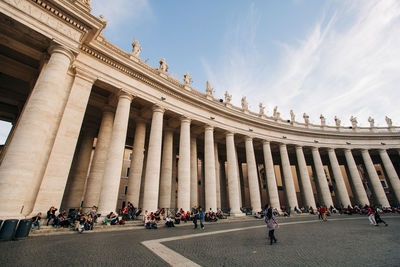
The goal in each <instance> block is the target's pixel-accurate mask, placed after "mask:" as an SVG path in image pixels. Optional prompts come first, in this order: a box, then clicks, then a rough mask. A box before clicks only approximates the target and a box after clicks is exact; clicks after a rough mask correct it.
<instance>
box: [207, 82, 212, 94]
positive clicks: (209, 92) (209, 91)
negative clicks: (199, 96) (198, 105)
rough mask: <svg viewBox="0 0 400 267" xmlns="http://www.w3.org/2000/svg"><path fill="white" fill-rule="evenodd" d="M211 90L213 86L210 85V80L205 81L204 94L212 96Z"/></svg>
mask: <svg viewBox="0 0 400 267" xmlns="http://www.w3.org/2000/svg"><path fill="white" fill-rule="evenodd" d="M213 90H214V88H212V87H211V85H210V82H209V81H207V82H206V95H207V96H212V95H213Z"/></svg>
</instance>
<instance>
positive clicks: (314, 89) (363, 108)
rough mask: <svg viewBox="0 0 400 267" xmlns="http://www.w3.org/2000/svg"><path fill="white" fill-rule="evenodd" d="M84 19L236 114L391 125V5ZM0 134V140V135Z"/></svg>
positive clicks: (174, 7) (395, 12)
mask: <svg viewBox="0 0 400 267" xmlns="http://www.w3.org/2000/svg"><path fill="white" fill-rule="evenodd" d="M91 6H92V8H93V10H92V13H93V14H94V15H96V16H98V15H99V14H103V15H104V17H105V20H107V21H108V24H107V27H106V29H105V30H104V31H103V35H104V36H105V37H106V38H107V40H109V41H110V42H112V43H114V44H116V45H117V46H119V47H120V48H122V49H124V50H126V51H129V52H130V51H131V43H132V41H133V39H134V38H135V39H137V40H138V41H139V42H140V44H141V46H142V47H143V50H142V53H141V54H140V57H141V59H142V60H146V59H148V64H150V65H151V66H154V67H157V65H158V63H157V62H158V61H159V60H160V59H161V58H163V57H164V58H166V61H167V63H168V65H169V72H168V73H169V75H171V76H173V77H175V78H177V79H179V80H182V79H183V74H184V73H185V72H189V74H190V75H191V76H192V78H193V84H192V86H193V87H194V88H195V89H197V90H199V91H203V92H204V91H205V85H206V81H207V80H209V81H210V83H211V86H212V87H213V88H214V90H215V93H214V95H215V96H216V97H220V98H223V94H224V93H225V91H226V90H227V91H228V92H229V93H230V94H232V95H233V98H232V102H233V103H234V104H235V105H238V106H239V105H240V99H241V97H242V96H246V97H247V100H248V102H249V108H250V109H251V110H252V111H255V112H258V104H259V102H262V103H263V104H264V105H265V106H266V114H267V115H271V114H272V110H273V108H274V106H278V111H279V112H280V113H281V116H282V117H283V118H290V116H289V111H290V110H291V109H293V111H294V112H295V114H296V120H298V121H301V122H303V118H302V114H303V113H304V112H305V113H307V114H308V115H309V116H310V121H311V122H313V123H316V124H319V123H320V120H319V116H320V114H323V115H324V116H325V117H326V119H327V123H328V124H330V125H334V121H333V117H334V116H335V115H337V116H338V117H339V118H340V119H341V120H342V124H343V125H350V121H349V118H350V116H351V115H353V116H356V117H357V119H358V122H359V125H360V126H368V125H369V124H368V121H367V119H368V117H369V116H372V117H373V118H374V119H375V125H376V126H386V123H385V119H384V118H385V115H388V116H389V117H390V118H392V120H393V124H394V125H398V124H400V109H399V108H397V102H398V99H399V98H400V90H399V88H398V87H399V84H400V49H399V47H400V1H396V0H385V1H379V0H352V1H342V0H337V1H336V0H330V1H324V0H287V1H272V0H271V1H267V0H259V1H243V0H218V1H215V0H202V1H194V0H191V1H190V0H189V1H188V0H186V1H184V0H175V1H173V0H171V1H162V0H113V1H109V0H92V1H91ZM0 135H1V133H0ZM0 141H1V140H0Z"/></svg>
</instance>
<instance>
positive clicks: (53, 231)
mask: <svg viewBox="0 0 400 267" xmlns="http://www.w3.org/2000/svg"><path fill="white" fill-rule="evenodd" d="M247 220H257V219H256V218H254V217H252V216H243V217H228V218H227V219H221V220H218V221H217V222H211V223H212V224H214V223H230V222H237V221H247ZM205 224H207V223H205ZM175 226H176V227H185V226H193V223H192V222H191V221H188V222H187V223H185V222H181V223H180V224H177V225H175ZM159 227H164V221H162V222H160V223H159ZM143 228H144V226H143V222H142V221H141V220H135V221H126V223H125V224H124V225H104V224H101V223H96V224H95V226H94V229H93V230H92V231H86V232H84V234H86V233H98V232H109V231H121V230H131V229H132V230H133V229H143ZM64 234H77V232H76V231H73V230H72V228H54V227H53V226H50V225H49V226H46V225H43V226H41V227H40V230H34V231H31V232H30V234H29V236H31V237H34V236H46V235H64Z"/></svg>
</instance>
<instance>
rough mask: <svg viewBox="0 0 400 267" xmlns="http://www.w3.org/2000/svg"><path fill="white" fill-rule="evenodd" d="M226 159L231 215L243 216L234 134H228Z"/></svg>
mask: <svg viewBox="0 0 400 267" xmlns="http://www.w3.org/2000/svg"><path fill="white" fill-rule="evenodd" d="M226 157H227V162H228V173H227V174H228V175H227V177H228V191H229V207H230V208H231V215H233V216H243V215H244V213H242V212H241V211H240V206H241V203H240V188H239V173H238V169H239V167H238V161H237V158H236V148H235V140H234V136H233V133H229V132H228V133H226Z"/></svg>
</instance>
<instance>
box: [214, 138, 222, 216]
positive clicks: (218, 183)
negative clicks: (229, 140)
mask: <svg viewBox="0 0 400 267" xmlns="http://www.w3.org/2000/svg"><path fill="white" fill-rule="evenodd" d="M214 157H215V183H216V194H217V209H221V169H220V168H221V166H220V163H219V157H218V143H214Z"/></svg>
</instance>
